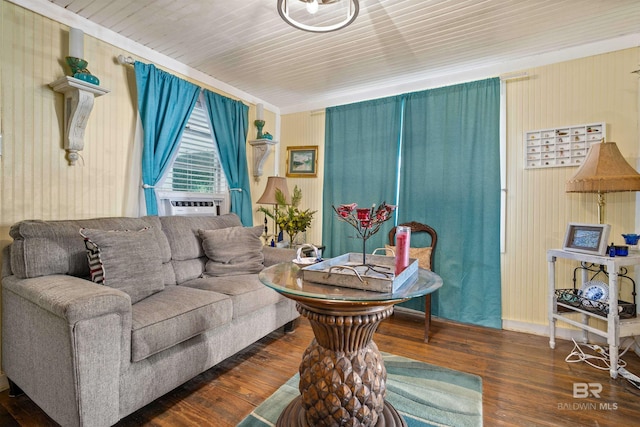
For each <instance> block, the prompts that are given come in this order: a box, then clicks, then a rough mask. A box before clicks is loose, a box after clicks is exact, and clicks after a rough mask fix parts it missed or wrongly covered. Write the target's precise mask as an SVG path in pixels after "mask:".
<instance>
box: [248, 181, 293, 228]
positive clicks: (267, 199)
mask: <svg viewBox="0 0 640 427" xmlns="http://www.w3.org/2000/svg"><path fill="white" fill-rule="evenodd" d="M278 190H280V191H281V192H282V194H283V195H284V200H285V202H286V203H287V204H289V203H291V196H290V195H289V188H288V187H287V179H286V178H284V177H281V176H270V177H268V178H267V186H266V188H265V189H264V193H262V196H260V198H259V199H258V200H257V202H256V203H258V204H261V205H274V206H275V207H274V231H276V233H275V234H276V235H277V234H278V233H277V230H276V225H275V224H276V223H277V222H278V200H277V199H276V192H277V191H278ZM267 231H268V230H267V217H266V216H265V218H264V232H265V234H267V235H268V232H267Z"/></svg>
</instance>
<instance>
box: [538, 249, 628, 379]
mask: <svg viewBox="0 0 640 427" xmlns="http://www.w3.org/2000/svg"><path fill="white" fill-rule="evenodd" d="M557 258H565V259H570V260H575V261H578V262H586V263H591V264H597V265H604V266H605V267H606V271H607V272H608V274H609V283H608V286H609V296H610V298H609V312H608V314H607V316H606V317H604V316H601V315H599V314H596V313H593V312H591V311H587V310H583V309H581V308H578V307H574V306H572V305H569V304H564V303H562V302H558V300H557V297H556V293H555V289H556V259H557ZM547 263H548V266H549V272H548V273H549V295H548V301H549V346H550V347H551V348H555V345H556V343H555V335H556V322H557V321H558V320H560V321H562V322H565V323H568V324H570V325H573V326H576V327H578V328H580V329H582V330H583V333H584V338H583V339H584V342H587V339H588V335H589V332H591V333H593V334H596V335H599V336H601V337H604V338H606V340H607V344H608V345H609V356H610V357H611V368H610V370H609V373H610V375H611V378H616V377H617V375H618V350H619V347H620V339H621V338H625V337H630V336H635V335H640V319H638V318H637V317H634V318H630V319H620V316H619V314H618V313H619V312H618V296H619V284H618V273H619V270H620V267H630V266H634V265H640V254H635V253H630V255H629V256H625V257H622V256H618V257H609V256H598V255H589V254H583V253H577V252H569V251H565V250H562V249H550V250H548V251H547ZM587 280H588V278H587V270H584V271H583V273H582V283H584V282H586V281H587ZM558 306H561V307H564V308H566V309H568V310H569V311H566V312H558ZM576 312H577V313H581V314H582V316H581V321H577V320H574V319H571V318H569V317H568V316H567V315H568V314H571V313H576ZM590 318H597V319H601V320H603V321H605V322H606V324H607V327H606V330H603V329H600V328H597V327H594V326H591V325H589V319H590Z"/></svg>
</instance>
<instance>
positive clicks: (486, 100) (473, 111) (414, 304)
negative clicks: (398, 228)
mask: <svg viewBox="0 0 640 427" xmlns="http://www.w3.org/2000/svg"><path fill="white" fill-rule="evenodd" d="M499 117H500V81H499V79H497V78H496V79H489V80H483V81H477V82H472V83H466V84H461V85H456V86H450V87H444V88H439V89H434V90H428V91H424V92H419V93H413V94H409V95H407V97H406V110H405V126H404V130H403V131H404V133H403V147H402V165H401V178H400V182H401V185H400V201H399V203H400V206H399V209H398V212H399V217H398V221H399V222H400V223H401V222H405V221H418V222H422V223H425V224H429V225H431V226H432V227H433V228H435V230H436V231H437V233H438V246H437V249H436V253H435V260H434V270H435V271H436V272H437V273H438V274H439V275H440V276H441V277H442V279H443V282H444V285H443V286H442V288H441V289H440V290H439V291H438V292H436V294H434V296H433V298H432V313H433V314H434V315H436V316H440V317H443V318H447V319H452V320H456V321H460V322H465V323H473V324H477V325H483V326H489V327H496V328H500V327H501V326H502V325H501V292H500V287H501V284H500V153H499V138H500V137H499V122H500V120H499ZM405 304H406V305H408V306H409V307H411V308H415V309H419V310H423V309H424V308H423V307H424V301H423V299H415V300H411V301H408V302H407V303H405Z"/></svg>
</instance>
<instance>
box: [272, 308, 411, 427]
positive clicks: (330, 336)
mask: <svg viewBox="0 0 640 427" xmlns="http://www.w3.org/2000/svg"><path fill="white" fill-rule="evenodd" d="M298 311H299V312H300V314H302V315H303V316H305V317H307V318H308V319H309V322H310V323H311V327H312V328H313V332H314V335H315V339H314V340H313V341H312V342H311V344H310V345H309V347H307V349H306V351H305V352H304V355H303V358H302V363H301V364H300V387H299V388H300V394H301V396H299V397H298V398H296V399H295V400H293V401H292V402H291V403H290V404H289V406H287V408H286V409H285V410H284V411H283V413H282V414H281V415H280V418H279V419H278V423H277V425H278V426H378V427H383V426H406V425H407V424H406V423H405V421H404V420H403V419H402V417H401V416H400V415H399V414H398V412H397V411H396V410H395V409H394V408H393V406H391V405H390V404H389V403H387V402H385V400H384V397H385V393H386V381H387V371H386V369H385V367H384V361H383V359H382V355H381V354H380V352H379V351H378V347H377V346H376V344H375V342H373V340H372V337H373V334H374V332H375V331H376V329H377V328H378V324H379V323H380V321H382V320H383V319H386V318H387V317H389V316H390V315H391V314H392V313H393V305H383V306H374V307H371V306H364V307H363V306H362V305H357V304H354V306H353V307H346V308H345V307H340V308H331V306H330V304H327V305H326V306H321V303H317V304H307V303H306V302H305V303H301V302H298Z"/></svg>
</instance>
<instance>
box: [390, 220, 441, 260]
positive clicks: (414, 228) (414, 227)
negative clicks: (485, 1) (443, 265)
mask: <svg viewBox="0 0 640 427" xmlns="http://www.w3.org/2000/svg"><path fill="white" fill-rule="evenodd" d="M399 225H401V226H405V227H410V228H411V234H413V233H428V234H429V236H431V253H430V254H429V269H430V270H433V256H434V254H435V252H436V244H437V243H438V233H436V230H434V229H433V228H432V227H430V226H428V225H426V224H421V223H419V222H415V221H411V222H405V223H404V224H399ZM395 239H396V227H393V228H392V229H391V231H389V245H392V246H393V245H395V244H396V240H395ZM421 267H422V266H421Z"/></svg>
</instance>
